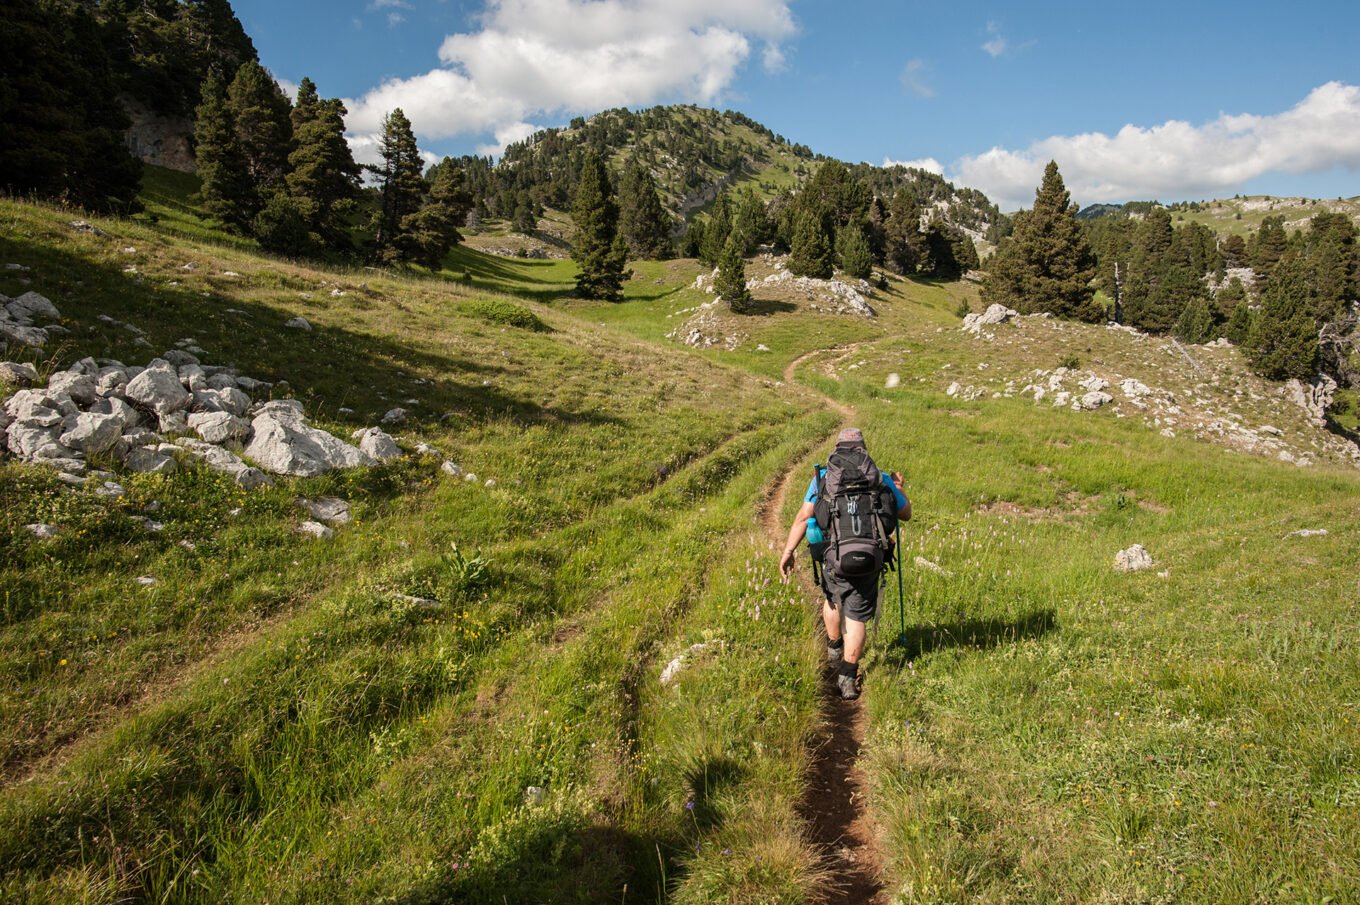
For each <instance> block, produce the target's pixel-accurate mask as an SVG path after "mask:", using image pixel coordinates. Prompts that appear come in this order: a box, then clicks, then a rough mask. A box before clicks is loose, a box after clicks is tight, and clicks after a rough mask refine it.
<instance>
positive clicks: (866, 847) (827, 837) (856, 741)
mask: <svg viewBox="0 0 1360 905" xmlns="http://www.w3.org/2000/svg"><path fill="white" fill-rule="evenodd" d="M857 348H858V346H856V345H852V346H846V347H842V348H839V349H819V350H817V351H815V352H809V353H807V354H806V355H802V356H800V357H798V358H796V359H794V360H793V361H791V362H790V363H789V365H788V367H786V368H785V369H784V382H785V383H792V382H793V380H794V376H795V374H796V372H797V370H798V367H799V366H800V365H802V364H803V363H804V362H806V361H808V360H809V359H812V358H814V357H816V356H819V355H822V354H825V353H827V352H841V353H843V355H842V357H844V355H849V354H853V352H854V351H855V350H856V349H857ZM812 392H815V391H812ZM821 398H822V400H823V402H824V403H825V404H826V406H827V408H829V409H831V410H833V411H835V412H837V413H838V414H839V415H840V416H841V418H842V419H843V421H842V424H844V423H846V422H848V421H849V420H850V419H851V418H853V416H854V410H853V409H851V408H849V407H848V406H845V405H843V404H841V403H840V402H837V401H836V400H834V399H832V398H830V397H828V396H822V397H821ZM805 480H806V476H805V475H804V474H803V471H802V469H801V468H791V469H790V470H789V471H788V472H786V473H785V474H784V476H783V478H782V479H781V480H780V482H779V486H778V488H777V489H776V491H775V492H774V494H773V495H772V496H771V497H770V498H769V500H768V501H767V503H766V505H765V508H764V512H763V513H762V523H763V525H764V528H765V532H766V534H767V535H768V536H769V537H770V539H771V541H772V542H773V545H774V546H773V549H774V550H775V551H780V550H782V549H783V541H784V538H785V537H786V534H787V531H788V527H787V526H786V525H784V524H782V523H781V521H780V518H781V513H782V512H783V509H784V502H785V500H787V499H788V495H789V493H791V492H798V491H799V490H801V489H802V487H803V482H804V481H805ZM776 555H778V554H777V552H776ZM796 575H797V580H798V582H799V584H800V585H801V586H802V588H803V590H804V592H805V593H806V594H807V595H808V599H809V600H815V601H817V605H818V607H819V608H820V605H821V599H822V595H821V591H820V589H818V588H817V587H816V586H815V585H813V583H812V578H811V576H810V574H809V573H808V570H807V568H806V565H805V564H801V563H800V568H799V570H798V571H797V573H796ZM821 716H822V719H821V725H820V727H819V729H818V731H817V734H816V735H815V736H814V738H813V739H812V743H811V744H812V763H811V765H810V767H809V770H808V777H807V780H808V786H807V792H806V794H805V795H804V797H803V800H802V801H800V802H798V813H799V816H801V817H802V818H803V819H804V820H805V821H807V824H808V829H809V831H810V835H811V838H812V842H813V843H814V844H815V845H816V846H817V847H818V849H820V851H821V853H822V858H823V863H824V866H825V868H826V869H827V871H828V872H829V873H830V875H831V878H832V879H831V884H830V887H829V888H828V889H827V890H826V893H825V897H824V899H823V901H824V902H826V903H828V905H842V903H844V905H866V903H867V905H879V903H882V902H883V901H884V899H883V885H882V883H881V882H880V880H879V877H880V875H881V874H882V871H883V856H882V852H881V851H880V850H879V847H878V832H877V827H876V825H875V823H874V819H873V816H872V814H871V813H870V812H869V809H868V806H867V805H868V781H867V777H865V775H864V772H863V771H862V770H861V769H860V767H859V763H858V761H859V751H860V746H861V745H862V744H863V742H864V727H865V713H864V706H863V699H861V700H857V701H842V700H841V698H840V694H839V693H838V692H837V690H836V685H835V675H834V673H832V672H831V671H830V670H824V672H823V675H822V693H821Z"/></svg>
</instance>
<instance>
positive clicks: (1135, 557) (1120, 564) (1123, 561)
mask: <svg viewBox="0 0 1360 905" xmlns="http://www.w3.org/2000/svg"><path fill="white" fill-rule="evenodd" d="M1153 565H1154V563H1153V561H1152V554H1151V553H1149V552H1148V551H1147V550H1145V549H1144V548H1143V545H1142V544H1134V545H1133V546H1132V547H1129V548H1128V549H1127V550H1120V551H1119V552H1118V553H1116V554H1115V555H1114V567H1115V570H1116V571H1119V572H1140V571H1142V570H1143V569H1150V568H1152V567H1153Z"/></svg>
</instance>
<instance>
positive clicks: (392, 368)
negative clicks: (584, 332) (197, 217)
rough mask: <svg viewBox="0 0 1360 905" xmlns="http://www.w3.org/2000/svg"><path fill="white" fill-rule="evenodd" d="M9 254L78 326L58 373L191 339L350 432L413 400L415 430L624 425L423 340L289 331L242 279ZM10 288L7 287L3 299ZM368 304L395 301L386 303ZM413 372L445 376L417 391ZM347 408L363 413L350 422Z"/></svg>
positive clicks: (0, 248) (8, 245)
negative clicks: (226, 285)
mask: <svg viewBox="0 0 1360 905" xmlns="http://www.w3.org/2000/svg"><path fill="white" fill-rule="evenodd" d="M107 241H109V242H117V241H118V240H117V239H109V240H107ZM0 257H3V259H4V260H6V261H19V262H23V263H26V264H27V265H29V266H30V267H32V268H33V270H32V275H33V278H32V280H31V282H32V285H30V286H24V287H22V288H24V289H28V288H32V289H36V290H38V291H39V292H42V293H43V294H44V295H46V296H48V297H50V298H51V299H52V301H53V302H54V303H55V304H56V305H57V307H58V308H59V309H60V310H61V312H62V314H63V316H64V320H65V321H66V322H67V324H68V325H69V326H70V327H71V329H72V331H73V332H72V335H70V336H68V337H66V338H65V340H64V341H63V343H62V344H61V346H60V347H57V346H55V345H49V348H48V349H47V350H45V351H44V352H43V353H40V354H41V355H42V356H43V357H45V358H46V359H47V360H50V361H55V362H56V363H57V364H58V365H59V366H60V365H64V364H65V363H66V360H67V359H70V360H74V359H76V358H80V357H82V356H84V355H93V356H96V357H107V358H113V359H117V360H120V361H123V362H125V363H127V364H130V365H141V364H145V363H146V362H147V361H149V360H150V359H152V358H154V357H156V356H158V355H161V354H162V353H163V352H164V351H165V350H168V349H171V348H174V347H175V345H176V343H177V342H178V341H179V340H180V339H181V338H182V337H186V336H189V337H192V338H193V339H194V341H195V342H197V343H199V344H200V345H202V346H204V347H206V348H207V349H208V350H209V352H208V354H207V355H205V356H203V359H204V363H205V364H209V365H219V364H229V365H231V366H233V367H235V368H237V369H238V370H239V371H240V373H241V374H243V375H245V376H249V377H254V378H257V379H261V380H267V381H270V382H272V383H275V384H277V383H278V382H280V381H287V383H288V384H289V386H290V387H291V388H292V390H293V392H294V393H295V394H296V395H297V397H298V398H299V399H301V400H302V401H303V403H304V404H305V405H306V407H307V410H308V411H309V413H311V414H314V415H321V416H323V417H325V418H327V419H329V420H333V421H337V422H343V423H345V424H348V425H350V426H352V427H367V426H369V425H370V424H371V423H372V419H373V417H375V415H376V414H380V413H382V412H385V411H387V410H388V409H390V408H393V407H394V406H397V405H404V404H405V403H404V402H402V400H403V399H405V398H406V397H410V396H414V397H417V398H418V400H419V404H418V406H416V407H412V408H413V411H412V413H411V417H412V421H414V422H417V423H418V422H420V421H429V422H434V421H435V420H436V419H437V418H439V417H444V416H448V415H455V416H457V417H458V418H461V419H467V420H469V421H473V422H477V421H482V420H490V419H494V418H510V419H512V420H514V421H517V422H520V423H525V424H539V423H589V424H604V423H617V419H615V418H613V417H611V416H608V415H603V414H600V413H598V412H593V411H574V410H570V409H565V408H557V407H552V406H546V405H543V404H540V403H539V402H536V401H534V400H533V399H531V398H528V397H526V396H523V395H518V394H516V393H515V392H514V391H513V390H511V389H507V388H504V387H501V386H498V385H497V384H498V383H500V382H501V381H500V380H499V379H498V380H496V381H494V382H493V380H492V379H491V378H504V377H505V376H506V375H507V374H508V372H507V370H506V369H505V368H504V367H501V366H499V365H492V364H487V363H484V362H482V361H477V360H474V359H472V358H470V357H460V356H455V355H451V354H439V353H437V352H434V351H430V350H429V349H428V345H427V347H426V348H422V347H421V344H420V343H419V342H410V343H408V342H403V341H401V339H399V338H394V337H387V336H377V335H374V334H373V333H370V332H367V331H363V332H360V331H356V330H353V329H346V328H342V327H331V326H322V325H316V324H314V325H313V326H312V330H311V331H310V332H306V333H303V332H299V331H295V330H290V329H287V328H285V327H284V322H285V321H286V320H287V319H288V317H289V316H290V312H288V311H287V310H281V309H279V308H275V307H271V306H269V305H266V304H262V303H260V302H256V301H252V300H250V299H248V298H243V297H242V296H244V295H245V291H244V290H246V289H248V288H249V287H250V286H251V283H249V282H244V281H243V282H242V284H241V286H242V289H243V292H242V293H240V294H238V295H219V294H217V293H216V292H212V291H211V290H210V289H209V290H207V291H205V290H204V289H203V288H201V287H195V288H192V289H191V288H189V287H186V286H175V285H171V284H170V283H166V282H161V281H160V280H159V279H154V281H153V280H146V279H145V277H144V276H143V275H141V274H137V273H130V272H124V271H123V270H122V267H121V264H120V263H118V262H115V261H110V262H107V263H101V262H98V261H94V260H91V259H90V258H89V257H87V256H85V255H84V254H79V253H75V252H73V251H71V250H68V249H66V248H62V247H54V246H53V245H52V244H50V243H45V242H41V241H30V240H27V239H24V238H16V237H12V236H0ZM483 257H484V256H483ZM213 279H215V278H213ZM210 285H211V284H210ZM5 288H6V285H5V281H3V280H0V291H3V290H4V289H5ZM363 304H365V305H367V306H373V305H379V304H397V303H396V302H393V301H391V300H384V299H378V300H369V301H366V302H364V303H363ZM99 315H108V316H111V317H113V318H116V319H117V320H118V321H126V322H127V323H129V324H131V325H135V326H136V327H138V328H139V330H144V331H145V341H146V342H148V343H149V344H150V345H141V344H140V340H139V336H140V333H136V332H133V331H131V329H130V328H124V327H122V326H118V325H116V324H105V323H101V322H100V321H99V320H98V316H99ZM421 339H425V338H424V337H422V338H421ZM544 341H547V340H544ZM39 364H40V366H41V363H39ZM414 371H424V372H425V373H427V374H430V373H433V374H437V375H439V376H438V378H437V379H436V380H434V381H430V382H428V383H423V384H415V383H414V382H413V372H414ZM527 389H530V390H531V389H532V388H531V387H527ZM341 407H346V408H349V409H353V410H354V411H353V412H345V413H342V412H340V411H339V409H340V408H341Z"/></svg>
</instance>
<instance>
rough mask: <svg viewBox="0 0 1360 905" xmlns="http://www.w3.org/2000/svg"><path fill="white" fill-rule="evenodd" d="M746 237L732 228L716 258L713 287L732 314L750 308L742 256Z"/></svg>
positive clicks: (745, 311)
mask: <svg viewBox="0 0 1360 905" xmlns="http://www.w3.org/2000/svg"><path fill="white" fill-rule="evenodd" d="M745 247H746V239H745V237H744V236H742V235H741V233H740V232H738V231H736V230H733V231H732V233H731V235H729V236H728V237H727V244H726V245H725V246H724V247H723V251H722V255H720V256H719V258H718V277H717V279H716V280H715V281H714V283H713V288H714V289H715V290H717V292H718V295H719V296H720V297H721V298H722V300H723V301H725V302H727V305H728V307H729V308H731V309H732V312H733V313H734V314H745V313H747V312H748V311H750V310H751V293H750V291H749V290H747V288H746V262H745V261H744V260H743V258H742V254H743V251H744V249H745Z"/></svg>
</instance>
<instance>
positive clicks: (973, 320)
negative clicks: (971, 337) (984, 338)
mask: <svg viewBox="0 0 1360 905" xmlns="http://www.w3.org/2000/svg"><path fill="white" fill-rule="evenodd" d="M1019 316H1020V312H1018V311H1016V310H1015V309H1013V308H1007V307H1006V306H1005V305H991V306H989V307H988V308H987V310H986V311H984V312H982V313H981V314H976V313H975V314H969V315H968V316H966V317H965V318H964V319H963V326H962V327H960V329H961V330H964V331H966V332H968V333H974V334H981V333H982V328H983V327H992V326H995V325H997V324H1004V323H1005V322H1006V321H1008V320H1010V319H1011V318H1013V317H1019Z"/></svg>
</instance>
